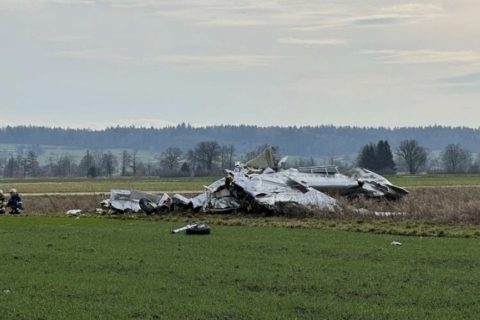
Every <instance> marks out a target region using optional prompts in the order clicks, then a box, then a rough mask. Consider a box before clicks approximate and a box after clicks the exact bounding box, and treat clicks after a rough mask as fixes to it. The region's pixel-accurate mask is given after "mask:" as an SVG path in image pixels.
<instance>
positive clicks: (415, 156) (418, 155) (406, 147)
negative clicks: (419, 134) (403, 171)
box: [397, 140, 427, 174]
mask: <svg viewBox="0 0 480 320" xmlns="http://www.w3.org/2000/svg"><path fill="white" fill-rule="evenodd" d="M397 156H398V157H399V158H400V160H401V161H403V162H404V163H405V165H406V167H407V168H408V171H409V172H410V174H416V173H417V172H418V170H419V169H420V168H421V167H422V166H424V165H425V163H426V162H427V151H426V150H425V148H423V147H421V146H420V145H419V144H418V141H417V140H404V141H402V142H401V143H400V146H399V147H398V149H397Z"/></svg>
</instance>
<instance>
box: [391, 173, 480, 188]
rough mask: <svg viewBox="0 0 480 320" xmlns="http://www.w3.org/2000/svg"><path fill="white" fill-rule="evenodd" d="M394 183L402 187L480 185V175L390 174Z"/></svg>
mask: <svg viewBox="0 0 480 320" xmlns="http://www.w3.org/2000/svg"><path fill="white" fill-rule="evenodd" d="M388 179H389V180H390V182H392V183H393V184H396V185H399V186H401V187H441V186H475V185H480V175H473V174H472V175H466V174H465V175H463V174H459V175H455V174H437V175H418V176H389V177H388Z"/></svg>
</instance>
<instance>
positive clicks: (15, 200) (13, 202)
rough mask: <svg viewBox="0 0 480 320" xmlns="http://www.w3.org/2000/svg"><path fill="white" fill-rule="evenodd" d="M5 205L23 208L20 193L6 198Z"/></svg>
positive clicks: (12, 207)
mask: <svg viewBox="0 0 480 320" xmlns="http://www.w3.org/2000/svg"><path fill="white" fill-rule="evenodd" d="M7 207H9V208H11V209H22V210H23V203H22V198H21V197H20V195H19V194H18V193H17V194H14V195H13V196H11V197H10V199H9V200H8V204H7Z"/></svg>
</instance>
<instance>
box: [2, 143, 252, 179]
mask: <svg viewBox="0 0 480 320" xmlns="http://www.w3.org/2000/svg"><path fill="white" fill-rule="evenodd" d="M237 160H243V159H239V158H237V155H236V150H235V147H234V146H233V145H220V144H219V143H218V142H216V141H202V142H200V143H198V144H197V145H196V146H195V147H194V148H192V149H190V150H188V151H186V152H184V151H182V150H181V149H180V148H178V147H169V148H167V149H166V150H165V151H163V152H162V153H161V154H159V155H158V156H157V157H156V159H155V160H154V161H145V160H142V159H140V157H139V153H138V151H137V150H133V151H131V150H124V151H122V152H121V154H120V155H115V154H113V153H112V152H110V151H109V152H101V151H98V150H87V151H86V152H85V154H84V155H83V156H82V158H81V159H80V160H79V161H76V160H75V157H73V156H72V155H70V154H65V155H62V156H59V157H57V158H56V159H53V158H50V159H49V161H48V162H47V163H46V164H43V165H41V164H40V163H39V161H38V156H37V154H36V153H35V152H34V151H32V150H30V151H28V152H27V153H26V154H25V155H22V154H20V155H17V156H15V157H14V156H10V157H8V158H0V172H1V173H2V175H3V177H5V178H24V177H90V178H95V177H111V176H125V177H127V176H136V177H141V176H195V175H197V176H206V175H219V174H221V170H223V169H233V167H234V165H235V162H236V161H237Z"/></svg>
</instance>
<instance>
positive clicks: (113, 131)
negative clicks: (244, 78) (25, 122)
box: [0, 124, 480, 157]
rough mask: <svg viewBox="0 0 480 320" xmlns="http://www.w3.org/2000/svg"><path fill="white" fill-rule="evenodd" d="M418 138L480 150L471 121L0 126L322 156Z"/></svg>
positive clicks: (103, 140)
mask: <svg viewBox="0 0 480 320" xmlns="http://www.w3.org/2000/svg"><path fill="white" fill-rule="evenodd" d="M406 139H416V140H417V141H418V142H419V143H420V144H421V145H422V146H424V147H425V148H427V149H430V150H441V149H443V148H445V146H447V145H449V144H461V145H462V146H463V147H464V148H466V149H468V150H470V151H471V152H474V153H478V152H479V151H480V129H472V128H467V127H444V126H429V127H405V128H382V127H380V128H361V127H349V126H342V127H336V126H317V127H312V126H309V127H296V126H293V127H258V126H246V125H241V126H210V127H200V128H199V127H192V126H190V125H188V124H181V125H178V126H176V127H168V128H160V129H158V128H134V127H127V128H125V127H112V128H108V129H105V130H99V131H97V130H89V129H63V128H47V127H32V126H18V127H5V128H1V129H0V143H4V144H16V145H31V146H35V145H52V146H67V147H72V148H87V149H99V150H101V149H134V150H145V151H150V152H155V153H157V152H163V151H164V150H166V149H167V148H169V147H178V148H180V149H182V150H188V149H190V148H192V147H194V146H195V145H197V144H198V143H200V142H202V141H216V142H218V143H219V144H221V145H234V146H235V149H236V151H237V152H238V153H246V152H248V151H251V150H252V149H254V148H255V147H257V146H259V145H262V144H269V145H275V146H278V147H279V148H280V151H281V153H282V154H286V155H292V156H307V157H322V156H327V157H328V156H334V155H343V156H346V155H353V154H356V153H358V152H359V150H360V149H361V148H362V147H363V146H364V145H365V144H368V143H370V142H376V141H378V140H387V141H388V142H389V143H390V145H391V146H392V148H397V147H398V145H399V144H400V142H401V141H402V140H406Z"/></svg>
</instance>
